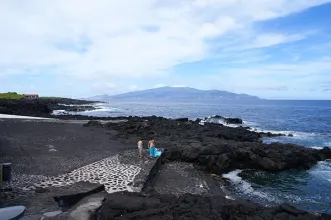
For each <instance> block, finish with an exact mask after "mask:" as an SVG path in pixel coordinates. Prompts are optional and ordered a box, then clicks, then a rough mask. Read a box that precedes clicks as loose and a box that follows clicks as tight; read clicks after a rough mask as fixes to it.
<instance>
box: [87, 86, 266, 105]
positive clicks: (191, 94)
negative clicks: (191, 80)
mask: <svg viewBox="0 0 331 220" xmlns="http://www.w3.org/2000/svg"><path fill="white" fill-rule="evenodd" d="M86 100H93V101H104V102H107V101H113V100H114V101H115V100H122V101H150V100H158V101H160V100H162V101H208V100H209V101H217V100H220V101H221V100H223V101H226V100H227V101H231V100H242V101H245V100H260V98H259V97H257V96H251V95H247V94H237V93H232V92H227V91H220V90H199V89H194V88H189V87H168V86H167V87H161V88H155V89H147V90H140V91H134V92H128V93H123V94H119V95H113V96H110V95H100V96H94V97H90V98H87V99H86Z"/></svg>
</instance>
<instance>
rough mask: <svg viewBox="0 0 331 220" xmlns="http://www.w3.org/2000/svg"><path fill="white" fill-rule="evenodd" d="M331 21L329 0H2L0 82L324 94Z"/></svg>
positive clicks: (57, 89)
mask: <svg viewBox="0 0 331 220" xmlns="http://www.w3.org/2000/svg"><path fill="white" fill-rule="evenodd" d="M128 6H130V7H128ZM330 24H331V0H291V1H286V0H245V1H243V0H183V1H174V0H169V1H161V0H137V1H129V0H122V1H115V0H95V1H80V0H71V1H67V0H49V1H47V2H46V1H40V0H30V1H19V0H3V1H2V3H1V5H0V30H1V33H2V34H1V35H0V92H7V91H17V92H20V93H39V94H41V95H47V96H66V97H75V98H79V97H89V96H94V95H100V94H118V93H123V92H128V91H134V90H140V89H147V88H155V87H160V86H165V85H167V86H188V87H194V88H198V89H219V90H227V91H230V92H237V93H247V94H251V95H257V96H260V97H262V98H270V99H331V62H330V61H331V53H330V51H331V25H330Z"/></svg>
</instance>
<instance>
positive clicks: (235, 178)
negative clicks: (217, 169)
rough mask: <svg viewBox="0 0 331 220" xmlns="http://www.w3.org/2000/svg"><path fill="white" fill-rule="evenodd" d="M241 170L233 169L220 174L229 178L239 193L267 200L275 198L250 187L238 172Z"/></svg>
mask: <svg viewBox="0 0 331 220" xmlns="http://www.w3.org/2000/svg"><path fill="white" fill-rule="evenodd" d="M241 172H242V170H234V171H232V172H229V173H226V174H223V175H222V176H223V177H224V178H226V179H228V180H230V182H231V183H232V184H233V185H234V186H235V187H236V188H237V189H238V191H239V192H240V193H244V194H246V195H250V196H257V197H259V198H263V199H266V200H268V201H274V200H275V199H274V198H273V197H271V196H270V195H268V194H266V193H264V192H260V191H257V190H254V189H253V188H252V185H251V184H250V183H249V182H247V181H245V180H243V179H242V178H241V177H240V176H239V174H240V173H241Z"/></svg>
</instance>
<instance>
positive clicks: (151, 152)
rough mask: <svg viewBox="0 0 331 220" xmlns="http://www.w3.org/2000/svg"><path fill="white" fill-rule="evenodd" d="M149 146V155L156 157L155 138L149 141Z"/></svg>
mask: <svg viewBox="0 0 331 220" xmlns="http://www.w3.org/2000/svg"><path fill="white" fill-rule="evenodd" d="M148 148H149V156H150V157H154V156H155V143H154V139H152V140H150V141H149V142H148Z"/></svg>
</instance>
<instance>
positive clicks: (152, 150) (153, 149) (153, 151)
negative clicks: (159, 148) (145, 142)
mask: <svg viewBox="0 0 331 220" xmlns="http://www.w3.org/2000/svg"><path fill="white" fill-rule="evenodd" d="M149 156H151V157H155V147H150V148H149Z"/></svg>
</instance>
